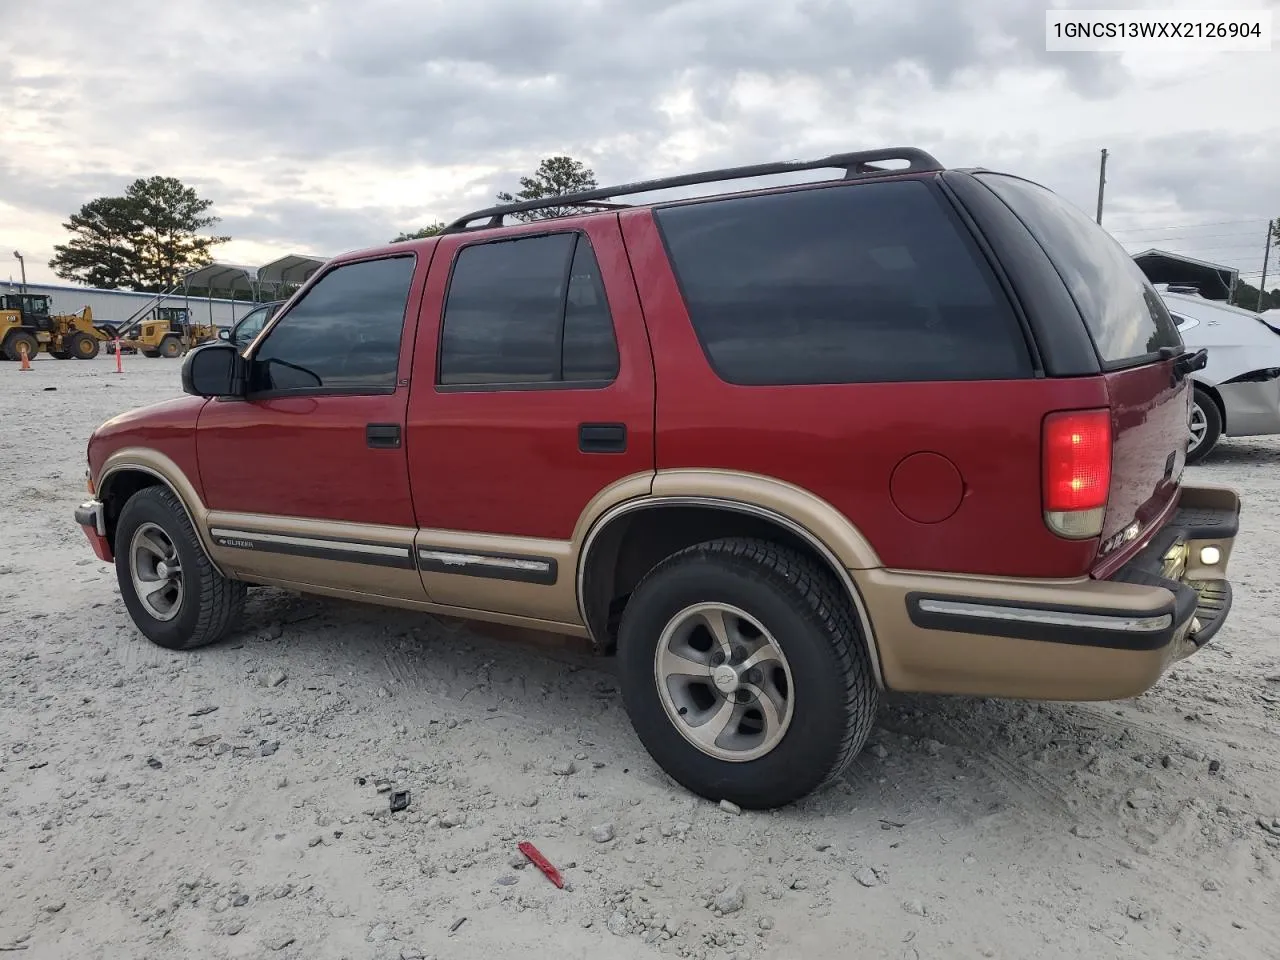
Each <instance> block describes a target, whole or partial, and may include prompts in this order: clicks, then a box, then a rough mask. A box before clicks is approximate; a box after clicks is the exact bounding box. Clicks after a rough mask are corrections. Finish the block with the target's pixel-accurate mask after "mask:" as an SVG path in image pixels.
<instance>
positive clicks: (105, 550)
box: [75, 500, 115, 563]
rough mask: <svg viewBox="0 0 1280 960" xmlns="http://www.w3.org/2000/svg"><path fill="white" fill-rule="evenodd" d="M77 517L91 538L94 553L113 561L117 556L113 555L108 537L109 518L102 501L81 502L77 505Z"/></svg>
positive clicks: (90, 542) (108, 561)
mask: <svg viewBox="0 0 1280 960" xmlns="http://www.w3.org/2000/svg"><path fill="white" fill-rule="evenodd" d="M75 518H76V523H78V524H79V525H80V528H81V529H82V530H84V534H85V536H86V537H88V538H89V546H90V547H92V548H93V552H94V555H95V556H97V558H98V559H99V560H102V561H105V562H106V563H111V562H112V561H113V560H114V559H115V558H114V556H112V551H111V542H110V541H109V540H108V539H107V519H106V514H105V513H104V511H103V506H102V501H100V500H88V501H86V502H84V503H82V504H80V506H78V507H76V512H75Z"/></svg>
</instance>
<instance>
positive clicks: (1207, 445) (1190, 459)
mask: <svg viewBox="0 0 1280 960" xmlns="http://www.w3.org/2000/svg"><path fill="white" fill-rule="evenodd" d="M1200 418H1202V422H1203V424H1204V435H1203V437H1202V438H1201V440H1200V442H1199V444H1196V445H1194V446H1192V445H1191V444H1195V438H1194V436H1193V437H1191V438H1190V440H1189V441H1188V447H1187V463H1199V462H1200V461H1201V460H1203V459H1204V458H1205V457H1207V456H1208V455H1209V454H1210V453H1212V452H1213V448H1214V447H1216V446H1217V445H1218V440H1220V439H1221V438H1222V411H1220V410H1219V409H1218V404H1217V403H1216V402H1215V401H1214V399H1213V397H1211V396H1210V395H1209V393H1208V391H1206V390H1202V389H1200V387H1196V388H1195V389H1194V390H1193V391H1192V393H1191V423H1192V424H1195V423H1196V422H1197V420H1198V419H1200Z"/></svg>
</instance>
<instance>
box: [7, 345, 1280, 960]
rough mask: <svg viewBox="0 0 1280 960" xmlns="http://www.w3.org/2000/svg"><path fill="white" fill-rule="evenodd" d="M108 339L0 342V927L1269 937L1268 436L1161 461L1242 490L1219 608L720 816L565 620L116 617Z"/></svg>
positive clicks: (533, 936)
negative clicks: (1239, 523) (1137, 647)
mask: <svg viewBox="0 0 1280 960" xmlns="http://www.w3.org/2000/svg"><path fill="white" fill-rule="evenodd" d="M124 359H125V367H126V369H125V373H124V375H123V376H117V375H116V374H115V373H114V363H115V361H114V358H109V357H101V358H99V359H98V360H96V361H92V362H87V363H84V362H77V361H67V362H59V361H54V360H48V359H41V360H39V361H37V362H36V363H35V365H34V366H35V369H33V370H32V371H31V372H29V373H19V371H18V368H17V365H16V364H12V363H5V364H0V399H2V401H3V403H2V405H0V481H3V499H2V500H0V503H2V504H3V506H0V510H2V511H3V512H2V514H0V518H2V522H0V640H2V642H0V673H2V678H0V951H2V952H4V955H8V951H14V953H13V955H14V956H23V957H31V958H63V957H67V958H71V957H74V958H79V960H85V958H129V960H147V958H155V960H161V958H180V957H181V958H190V957H199V958H204V957H209V958H240V957H246V958H248V957H253V958H259V957H280V958H299V960H300V958H307V960H312V958H316V960H330V958H332V960H337V958H352V960H356V958H371V960H375V958H376V960H399V958H423V957H437V958H454V957H483V958H485V960H507V958H512V960H515V958H519V960H528V958H530V957H534V956H547V957H561V958H577V957H583V958H585V957H592V958H599V957H609V958H648V957H662V956H666V957H697V958H707V960H724V958H729V957H738V958H773V957H777V958H792V957H796V958H799V957H819V956H821V957H826V956H842V957H844V956H848V957H858V958H862V960H876V958H890V960H928V958H944V957H945V958H952V957H959V958H967V957H973V958H982V957H999V958H1010V960H1024V958H1031V957H1037V958H1073V960H1074V958H1078V957H1101V958H1111V957H1117V958H1131V957H1133V958H1136V957H1144V958H1146V957H1150V958H1160V960H1172V958H1200V957H1215V958H1216V957H1222V958H1233V960H1235V958H1253V957H1280V910H1278V907H1280V752H1278V750H1277V732H1280V643H1278V641H1277V624H1280V585H1278V584H1277V582H1276V581H1277V573H1278V572H1280V564H1278V563H1277V552H1278V551H1280V441H1273V440H1251V441H1229V442H1225V443H1224V444H1223V446H1222V447H1221V448H1220V450H1219V451H1218V452H1217V453H1216V454H1215V455H1214V456H1213V457H1211V458H1210V460H1209V461H1208V462H1207V463H1206V464H1204V465H1202V466H1199V467H1195V468H1191V469H1189V470H1188V479H1189V480H1191V481H1196V480H1202V479H1203V480H1209V481H1212V482H1224V483H1230V484H1233V485H1235V486H1237V487H1238V488H1239V490H1240V491H1241V493H1242V495H1243V497H1244V499H1245V514H1244V520H1243V524H1244V529H1243V531H1242V534H1241V536H1240V539H1239V541H1238V543H1237V549H1236V552H1235V555H1234V557H1233V561H1232V562H1233V572H1234V577H1233V579H1234V581H1235V585H1236V591H1237V593H1236V608H1235V611H1234V613H1233V616H1232V619H1231V621H1230V623H1229V625H1228V626H1227V627H1226V628H1225V629H1224V630H1223V632H1222V633H1221V634H1219V636H1218V638H1217V639H1216V640H1215V641H1214V643H1213V644H1212V645H1211V647H1210V648H1209V649H1207V650H1206V651H1204V652H1202V653H1201V654H1199V655H1198V656H1196V657H1195V658H1193V659H1192V660H1191V661H1188V662H1186V663H1184V664H1182V665H1180V666H1179V667H1178V668H1177V669H1176V670H1175V671H1174V672H1173V674H1172V675H1171V676H1169V677H1167V678H1166V679H1165V680H1164V681H1163V682H1161V683H1160V684H1159V685H1158V686H1157V687H1156V688H1155V689H1154V690H1152V691H1151V692H1150V693H1148V694H1147V695H1146V696H1143V697H1141V698H1139V699H1137V700H1133V701H1127V702H1122V703H1106V704H1043V705H1036V704H1024V703H1007V702H1006V703H1002V702H994V701H988V700H981V699H968V698H954V699H943V698H913V697H901V696H898V697H890V698H888V699H887V700H886V701H885V703H884V705H883V707H882V709H881V713H880V717H879V720H878V727H877V729H876V731H875V733H874V735H873V738H872V742H871V743H872V745H871V746H869V748H868V749H867V750H866V751H864V753H863V754H862V755H861V756H860V757H859V758H858V760H857V761H856V763H855V764H854V766H853V767H852V768H851V769H850V771H849V773H848V775H847V777H846V779H845V780H844V781H843V782H841V783H839V784H838V785H837V786H836V787H835V788H834V789H831V790H829V791H826V792H824V793H822V794H821V795H818V796H815V797H813V798H811V799H809V800H808V801H806V802H805V803H803V804H802V805H800V806H798V807H795V808H790V809H788V810H786V811H783V812H777V813H774V814H763V815H762V814H743V815H733V814H732V813H727V812H725V811H723V810H721V809H720V808H719V807H718V806H717V805H715V804H712V803H707V802H703V801H701V800H698V799H695V798H693V797H691V796H690V795H689V794H687V793H685V792H684V791H682V790H681V789H679V788H677V787H675V786H673V785H672V784H671V783H670V782H669V781H667V780H666V779H665V778H664V777H663V776H662V775H661V773H660V772H659V771H658V769H657V768H656V766H655V765H654V763H653V762H652V761H651V760H650V759H649V757H648V756H647V755H646V754H645V752H644V751H643V749H642V748H641V746H640V744H639V742H638V741H637V739H636V737H635V736H634V734H633V733H632V732H631V729H630V726H629V725H628V722H627V719H626V715H625V713H624V712H623V709H622V704H621V698H620V696H619V694H618V692H617V683H616V679H615V676H614V674H613V672H612V671H613V664H612V663H611V662H609V661H603V660H596V659H593V658H591V657H590V656H588V655H585V654H584V653H582V652H580V651H578V650H576V649H572V648H565V647H559V648H546V649H542V648H538V647H534V646H529V645H519V644H514V643H511V642H509V641H503V640H500V639H497V638H493V637H490V636H487V635H484V634H482V633H479V632H476V631H474V630H472V629H469V628H467V627H465V626H462V625H459V624H456V623H452V622H445V621H440V620H435V619H433V618H431V617H426V616H422V615H417V614H410V613H405V612H396V611H384V610H380V609H377V608H373V607H365V606H360V605H354V604H348V603H339V602H332V601H327V600H315V599H309V598H305V597H300V596H297V595H293V594H288V593H283V592H278V591H269V590H263V591H255V592H254V593H253V594H252V599H251V601H250V608H249V613H248V616H247V618H246V622H245V625H244V627H243V629H242V630H241V632H240V633H238V634H237V635H236V636H235V637H234V638H233V639H231V640H230V641H228V642H226V643H223V644H221V645H218V646H216V647H212V648H208V649H205V650H201V651H198V652H195V653H191V654H185V655H176V654H172V653H169V652H167V651H164V650H161V649H159V648H157V647H154V646H151V645H150V644H148V643H147V642H146V641H145V640H144V639H143V638H142V637H141V635H140V634H138V633H137V632H136V631H135V629H134V628H133V626H132V624H131V623H130V621H129V619H128V617H127V615H126V613H125V611H124V607H123V605H122V604H121V602H120V599H119V594H118V590H117V586H116V580H115V574H114V571H113V569H111V568H110V567H108V566H106V565H104V564H101V563H99V562H98V561H97V560H96V559H95V558H94V557H93V555H92V553H91V552H90V551H89V548H88V545H87V544H86V543H85V542H84V538H83V536H82V535H81V533H80V531H79V529H78V528H77V527H76V526H75V525H74V523H73V521H72V516H71V514H72V510H73V508H74V507H75V506H76V504H78V503H79V502H80V501H81V500H83V499H84V479H83V473H84V462H85V461H84V443H85V440H86V438H87V436H88V434H89V432H90V431H91V430H92V429H93V427H95V426H96V425H97V424H98V423H99V422H100V421H102V420H103V419H105V418H106V417H108V416H111V415H113V414H115V413H117V412H120V411H123V410H125V409H127V408H130V407H133V406H137V405H140V404H143V403H147V402H151V401H153V400H159V399H163V398H165V397H168V396H172V395H175V394H176V393H177V392H178V362H176V361H164V360H147V359H145V358H141V357H126V358H124ZM380 779H385V780H386V781H388V782H389V783H390V784H391V785H392V786H393V787H394V789H395V790H401V789H407V790H409V791H410V796H411V805H410V807H409V808H408V809H407V810H405V811H403V812H399V813H395V814H391V813H390V812H389V799H388V798H389V794H388V793H380V792H379V791H378V786H379V783H378V781H379V780H380ZM522 840H529V841H532V842H533V843H535V844H536V845H537V846H538V847H539V848H540V849H541V850H542V852H543V853H544V854H546V856H547V857H548V858H549V859H550V860H552V861H553V862H554V863H555V864H557V865H558V866H559V867H560V868H561V869H562V870H563V872H564V874H565V876H566V878H567V879H568V880H569V883H570V887H571V889H566V890H558V889H556V888H555V887H554V886H552V884H551V883H549V882H548V881H547V880H546V879H545V878H544V877H543V876H542V875H541V874H540V873H538V872H537V871H536V870H535V869H533V868H531V867H528V866H526V865H525V864H524V861H523V859H522V858H521V857H520V856H519V855H518V853H517V850H516V846H517V844H518V843H519V842H520V841H522ZM535 951H536V952H535Z"/></svg>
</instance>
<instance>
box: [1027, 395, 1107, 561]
mask: <svg viewBox="0 0 1280 960" xmlns="http://www.w3.org/2000/svg"><path fill="white" fill-rule="evenodd" d="M1043 441H1044V448H1043V459H1042V463H1041V470H1042V472H1043V474H1044V521H1045V523H1046V524H1047V525H1048V526H1049V529H1050V530H1052V531H1053V532H1054V533H1056V534H1058V535H1059V536H1061V537H1068V538H1070V539H1073V540H1086V539H1088V538H1089V537H1096V536H1098V535H1099V534H1100V533H1102V521H1103V518H1104V516H1105V515H1106V512H1107V494H1108V492H1109V491H1110V489H1111V411H1110V410H1105V409H1103V410H1067V411H1063V412H1061V413H1051V414H1049V415H1048V416H1047V417H1045V418H1044V434H1043Z"/></svg>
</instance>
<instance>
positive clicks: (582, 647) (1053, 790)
mask: <svg viewBox="0 0 1280 960" xmlns="http://www.w3.org/2000/svg"><path fill="white" fill-rule="evenodd" d="M251 598H252V599H251V602H250V606H249V609H248V611H247V617H246V624H247V626H246V628H245V629H244V630H243V631H242V632H241V634H240V635H239V636H238V637H236V638H234V639H232V640H230V641H228V643H229V645H230V646H232V647H233V648H236V649H244V650H246V651H249V652H251V654H252V657H253V659H254V661H256V662H258V663H260V664H261V666H258V667H255V668H254V669H258V670H267V669H276V668H281V669H283V670H284V672H285V673H287V674H288V675H289V676H290V677H298V678H299V679H301V678H303V677H310V678H311V681H310V685H311V686H313V687H315V688H316V689H318V690H325V691H328V692H330V693H335V694H337V695H339V696H340V698H341V699H342V700H343V701H345V702H347V703H358V704H359V705H360V710H361V711H362V712H366V713H369V714H372V718H371V722H374V723H376V724H378V725H379V726H382V727H385V728H390V727H391V726H393V725H395V724H399V723H404V724H405V725H407V726H408V727H409V728H410V729H411V730H412V729H419V730H420V729H424V728H426V727H427V726H428V725H431V724H438V723H441V722H448V721H454V722H457V723H469V724H480V725H482V727H483V729H484V730H486V731H489V733H488V734H485V735H479V734H478V735H477V736H480V739H479V741H478V742H477V743H475V744H473V745H472V746H473V747H478V748H481V749H484V750H485V751H486V753H488V754H489V755H490V758H491V762H493V763H496V764H497V767H496V774H495V780H494V783H493V784H492V789H493V790H494V791H495V793H497V794H500V793H502V792H503V791H509V790H517V791H518V790H520V789H523V787H522V786H521V785H522V784H523V783H524V781H525V780H526V779H527V775H528V772H529V771H528V769H527V758H528V756H530V755H533V756H538V757H544V758H546V763H548V764H549V763H550V762H551V759H552V758H556V757H564V756H572V755H574V754H575V753H577V752H582V751H584V750H585V752H587V753H589V754H590V756H591V759H592V760H593V761H598V762H601V763H602V764H604V767H605V769H606V770H607V771H609V772H608V773H607V774H606V773H604V772H603V771H602V772H601V774H600V775H601V776H607V777H608V778H612V780H613V781H614V782H613V783H612V784H611V787H610V789H611V790H618V791H621V792H622V793H623V794H624V795H627V794H630V795H633V796H635V797H637V798H639V799H641V800H643V802H644V803H646V804H650V803H653V804H657V806H658V807H659V808H660V807H662V806H670V807H672V808H687V806H688V804H690V803H691V802H692V803H694V804H695V805H696V804H697V803H699V802H700V801H697V799H696V798H694V797H693V796H692V795H691V794H689V793H688V792H687V791H685V790H684V789H683V788H682V787H680V786H679V785H678V784H676V783H674V781H672V780H670V779H669V778H668V777H667V776H666V775H665V774H664V773H663V772H662V771H661V770H660V769H659V768H658V767H657V765H656V764H655V763H654V762H653V761H652V759H651V758H650V757H649V756H648V754H647V752H646V751H645V750H644V748H643V746H642V745H641V743H640V741H639V740H638V738H637V737H636V736H635V733H634V731H633V730H632V728H631V725H630V721H629V719H628V717H627V715H626V712H625V709H624V706H623V703H622V696H621V693H620V688H619V684H618V678H617V674H616V661H615V660H614V659H613V658H606V657H597V656H595V655H593V654H592V653H591V651H590V649H589V645H588V643H587V641H585V640H581V639H577V638H562V637H554V636H550V635H547V634H541V633H538V632H534V631H519V630H512V629H509V628H503V627H495V626H490V625H483V624H475V623H466V622H463V621H455V620H452V619H449V618H441V617H436V616H432V615H427V614H422V613H415V612H408V611H402V610H391V609H385V608H381V607H375V606H368V605H362V604H356V603H348V602H345V601H336V600H327V599H317V598H310V597H300V596H298V595H295V594H288V593H284V592H282V591H276V590H259V591H254V592H253V593H252V594H251ZM211 654H212V651H211ZM1115 708H1116V705H1114V704H1070V703H1047V704H1038V703H1025V702H1017V701H998V700H991V699H985V698H977V697H941V696H939V697H927V696H905V695H886V696H885V697H883V698H882V703H881V706H880V709H879V711H878V714H877V717H876V723H875V728H874V730H873V732H872V735H871V737H870V739H869V740H868V742H867V747H866V748H865V749H864V750H863V751H862V752H861V753H860V754H859V755H858V756H857V757H856V758H855V760H854V762H853V763H852V764H851V766H850V768H849V769H848V770H847V771H846V773H845V774H844V776H843V777H841V778H840V779H839V780H838V781H836V782H835V783H834V784H833V785H832V787H831V788H829V789H824V790H821V791H818V792H816V793H814V794H812V795H811V796H810V797H808V798H806V799H804V800H803V801H801V802H799V803H797V804H795V805H793V806H792V807H790V808H788V809H787V810H786V811H783V812H782V813H781V814H780V815H784V816H788V817H791V818H793V819H795V820H797V821H814V820H819V821H822V822H823V823H824V824H825V825H826V827H827V829H829V830H830V831H832V833H833V835H836V836H843V837H846V838H847V839H848V842H853V840H854V839H855V837H856V836H862V837H863V839H864V840H865V837H866V835H867V834H868V833H869V834H870V835H871V836H872V837H873V838H874V839H875V840H876V841H877V842H878V841H880V840H884V842H885V843H891V842H892V841H893V838H892V837H890V836H889V833H890V832H891V831H895V830H902V829H907V825H909V824H912V823H915V824H928V832H929V833H930V834H932V835H937V836H942V835H962V834H963V833H964V832H965V831H968V830H973V829H975V828H981V829H983V830H985V829H997V828H998V829H1000V830H1003V831H1009V830H1012V831H1014V832H1016V833H1025V835H1026V836H1027V837H1028V838H1031V837H1034V836H1035V835H1036V834H1037V833H1039V832H1043V831H1045V830H1051V831H1053V832H1054V834H1055V835H1059V836H1065V835H1067V834H1068V833H1069V832H1070V830H1071V829H1072V827H1073V826H1075V825H1077V824H1079V823H1080V822H1082V821H1092V820H1106V819H1107V818H1114V817H1115V816H1116V814H1117V813H1118V812H1120V811H1121V810H1122V808H1123V805H1124V794H1125V792H1126V791H1127V790H1128V789H1130V788H1132V787H1135V786H1142V785H1147V786H1150V781H1151V780H1152V778H1153V777H1156V778H1157V779H1158V777H1159V775H1161V774H1163V773H1165V772H1167V771H1165V770H1164V769H1163V768H1161V765H1160V760H1161V758H1162V757H1165V756H1169V755H1177V754H1179V751H1180V744H1179V741H1178V739H1177V737H1176V736H1174V735H1173V734H1168V733H1165V732H1164V731H1163V730H1162V728H1161V726H1160V724H1159V723H1158V722H1155V721H1148V722H1145V723H1137V724H1135V723H1134V722H1133V720H1132V719H1131V718H1126V719H1124V720H1120V719H1117V718H1116V716H1115V712H1116V709H1115ZM1130 712H1132V711H1130ZM410 740H412V738H410ZM1109 748H1114V752H1115V753H1116V757H1109V756H1107V754H1108V753H1109V752H1110V751H1109ZM401 749H412V747H411V745H405V746H404V747H402V748H401ZM1131 755H1138V756H1140V757H1142V758H1143V759H1142V760H1141V761H1134V760H1132V759H1130V757H1131ZM1182 763H1183V761H1182V760H1178V761H1177V765H1178V766H1181V765H1182ZM508 764H509V765H508ZM1153 771H1154V772H1153ZM623 781H625V782H623ZM895 824H897V825H899V826H894V825H895ZM882 834H883V836H882Z"/></svg>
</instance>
